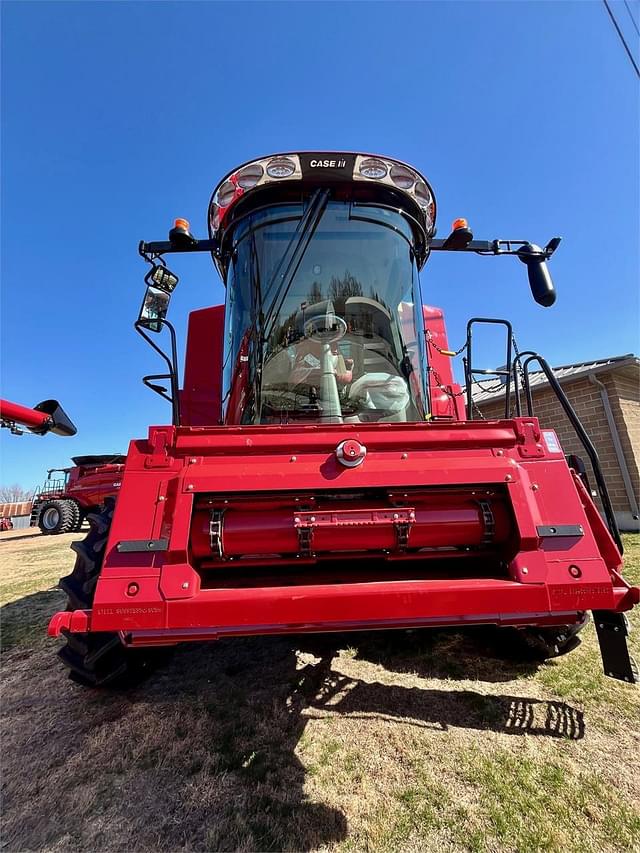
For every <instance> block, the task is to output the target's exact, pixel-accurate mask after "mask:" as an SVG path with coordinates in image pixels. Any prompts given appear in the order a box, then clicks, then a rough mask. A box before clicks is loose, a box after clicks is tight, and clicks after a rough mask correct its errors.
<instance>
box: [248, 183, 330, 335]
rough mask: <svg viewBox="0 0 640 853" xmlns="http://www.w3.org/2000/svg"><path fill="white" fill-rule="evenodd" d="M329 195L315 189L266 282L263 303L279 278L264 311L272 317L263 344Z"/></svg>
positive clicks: (326, 192) (269, 333) (276, 317)
mask: <svg viewBox="0 0 640 853" xmlns="http://www.w3.org/2000/svg"><path fill="white" fill-rule="evenodd" d="M329 194H330V193H329V190H320V189H318V190H316V191H315V193H314V194H313V195H312V196H311V201H310V202H309V207H308V208H307V209H306V211H305V213H304V216H302V217H301V219H300V222H299V223H298V227H297V228H296V230H295V233H294V235H293V237H292V238H291V240H290V241H289V245H288V246H287V248H286V249H285V251H284V253H283V255H282V258H281V259H280V263H279V264H278V266H277V268H276V270H275V272H274V273H273V275H272V276H271V279H270V281H269V284H268V285H267V288H266V290H265V295H264V297H263V299H262V305H264V304H265V300H266V297H267V296H268V294H269V293H270V292H271V290H272V288H273V287H274V286H275V285H276V282H277V281H278V279H279V278H280V279H281V281H280V284H279V285H277V290H276V292H275V295H274V297H273V301H272V303H271V304H272V307H271V308H270V309H268V312H267V317H270V318H271V322H270V324H269V328H268V329H267V330H266V331H265V334H264V335H262V336H261V337H262V341H263V343H266V342H267V341H268V340H269V337H270V335H271V333H272V332H273V329H274V327H275V325H276V323H277V322H278V317H279V315H280V309H281V308H282V305H283V303H284V300H285V299H286V298H287V294H288V293H289V290H290V289H291V285H292V283H293V279H294V278H295V275H296V273H297V272H298V267H299V266H300V264H301V262H302V259H303V257H304V255H305V252H306V251H307V249H308V248H309V243H310V242H311V238H312V237H313V235H314V233H315V230H316V228H317V227H318V224H319V223H320V220H321V219H322V215H323V213H324V211H325V209H326V207H327V203H328V201H329Z"/></svg>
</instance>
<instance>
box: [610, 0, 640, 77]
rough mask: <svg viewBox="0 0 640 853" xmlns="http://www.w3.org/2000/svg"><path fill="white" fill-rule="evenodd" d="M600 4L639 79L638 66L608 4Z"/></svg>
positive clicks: (639, 71)
mask: <svg viewBox="0 0 640 853" xmlns="http://www.w3.org/2000/svg"><path fill="white" fill-rule="evenodd" d="M602 2H603V3H604V5H605V8H606V10H607V12H608V13H609V17H610V18H611V21H612V22H613V26H614V27H615V28H616V32H617V33H618V35H619V36H620V41H621V42H622V44H623V45H624V49H625V50H626V51H627V56H628V57H629V59H630V60H631V64H632V65H633V67H634V69H635V72H636V74H637V75H638V78H640V68H638V66H637V65H636V61H635V59H634V58H633V54H632V53H631V51H630V50H629V45H628V44H627V42H626V41H625V38H624V36H623V35H622V30H621V29H620V27H619V26H618V22H617V21H616V19H615V18H614V17H613V12H612V11H611V8H610V7H609V4H608V2H607V0H602Z"/></svg>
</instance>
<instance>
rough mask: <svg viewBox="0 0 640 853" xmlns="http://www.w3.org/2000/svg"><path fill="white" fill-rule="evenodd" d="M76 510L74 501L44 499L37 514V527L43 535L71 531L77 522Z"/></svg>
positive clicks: (76, 506)
mask: <svg viewBox="0 0 640 853" xmlns="http://www.w3.org/2000/svg"><path fill="white" fill-rule="evenodd" d="M78 510H79V507H78V505H77V504H76V503H75V502H74V501H67V500H64V499H63V500H52V501H44V503H43V504H42V506H41V507H40V513H39V515H38V527H39V528H40V530H41V532H42V533H43V534H44V535H45V536H53V535H56V534H58V533H71V531H72V530H73V529H74V528H75V526H76V524H77V523H78V517H77V513H78Z"/></svg>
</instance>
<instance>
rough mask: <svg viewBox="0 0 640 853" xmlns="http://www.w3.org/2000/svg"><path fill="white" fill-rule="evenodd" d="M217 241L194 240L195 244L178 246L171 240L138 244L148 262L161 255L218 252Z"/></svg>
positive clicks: (140, 252)
mask: <svg viewBox="0 0 640 853" xmlns="http://www.w3.org/2000/svg"><path fill="white" fill-rule="evenodd" d="M216 251H217V243H216V241H215V240H194V241H193V243H190V244H187V245H180V246H177V245H176V244H175V243H172V242H171V241H170V240H157V241H155V242H153V243H145V242H144V240H141V241H140V243H139V244H138V252H139V254H141V255H142V257H143V258H146V259H147V260H149V259H151V258H153V257H159V256H160V255H166V254H176V253H178V252H180V253H183V252H214V253H215V252H216Z"/></svg>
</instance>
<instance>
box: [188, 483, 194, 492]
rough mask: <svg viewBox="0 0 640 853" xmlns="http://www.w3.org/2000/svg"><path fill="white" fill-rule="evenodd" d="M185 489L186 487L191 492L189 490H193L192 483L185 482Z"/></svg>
mask: <svg viewBox="0 0 640 853" xmlns="http://www.w3.org/2000/svg"><path fill="white" fill-rule="evenodd" d="M187 489H188V490H189V491H190V492H191V491H193V483H188V484H187Z"/></svg>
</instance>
